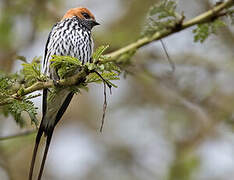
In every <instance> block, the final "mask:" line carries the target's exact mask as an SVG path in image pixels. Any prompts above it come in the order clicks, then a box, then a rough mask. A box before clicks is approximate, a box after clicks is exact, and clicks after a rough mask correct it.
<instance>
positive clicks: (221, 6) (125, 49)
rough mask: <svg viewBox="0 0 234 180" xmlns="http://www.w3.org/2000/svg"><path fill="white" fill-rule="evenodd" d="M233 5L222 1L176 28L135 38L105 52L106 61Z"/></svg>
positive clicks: (230, 0)
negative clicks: (131, 41)
mask: <svg viewBox="0 0 234 180" xmlns="http://www.w3.org/2000/svg"><path fill="white" fill-rule="evenodd" d="M233 5H234V0H228V1H226V2H223V3H221V4H219V5H217V6H215V7H214V8H212V9H211V10H209V11H207V12H205V13H203V14H201V15H199V16H196V17H195V18H193V19H191V20H188V21H186V22H184V23H182V24H180V26H179V27H178V25H179V24H175V27H176V26H177V28H171V29H165V30H164V31H161V32H156V33H155V34H153V35H152V36H150V37H143V38H141V39H139V40H137V41H136V42H134V43H132V44H129V45H128V46H126V47H123V48H121V49H119V50H117V51H114V52H112V53H110V54H107V56H109V57H110V58H109V59H108V60H107V61H113V60H115V59H116V58H118V57H119V56H120V55H122V54H125V53H127V52H130V51H132V50H136V49H139V48H141V47H142V46H145V45H147V44H149V43H152V42H153V41H156V40H159V39H162V38H163V37H166V36H169V35H171V34H174V33H177V32H179V31H182V30H184V29H186V28H189V27H191V26H193V25H197V24H202V23H206V22H209V21H210V20H214V19H216V18H219V17H220V16H219V12H221V11H222V10H223V9H226V8H229V7H231V6H233ZM223 15H225V14H223Z"/></svg>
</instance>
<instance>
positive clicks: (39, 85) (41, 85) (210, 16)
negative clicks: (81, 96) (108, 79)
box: [0, 0, 234, 106]
mask: <svg viewBox="0 0 234 180" xmlns="http://www.w3.org/2000/svg"><path fill="white" fill-rule="evenodd" d="M233 5H234V0H227V1H226V2H223V3H220V4H219V5H217V6H215V7H214V8H212V9H211V10H209V11H207V12H205V13H203V14H201V15H199V16H197V17H195V18H193V19H191V20H188V21H186V22H183V18H184V17H182V18H181V21H180V22H179V24H178V23H175V24H174V25H173V27H171V28H166V29H164V30H163V31H159V32H155V33H154V34H153V35H152V36H149V37H148V36H147V37H143V38H141V39H138V40H137V41H136V42H134V43H131V44H129V45H127V46H125V47H123V48H120V49H119V50H116V51H114V52H112V53H109V54H106V56H107V57H108V59H106V60H102V61H100V62H99V63H106V62H110V61H111V62H116V63H117V62H118V58H119V57H120V56H121V55H124V54H126V53H129V52H133V51H135V50H137V49H139V48H141V47H143V46H145V45H147V44H150V43H152V42H154V41H157V40H159V39H162V38H164V37H166V36H169V35H171V34H175V33H177V32H179V31H182V30H184V29H187V28H189V27H191V26H193V25H197V24H202V23H206V22H209V21H212V20H215V19H217V18H219V17H221V16H225V15H226V14H225V13H221V11H222V10H223V9H225V8H229V7H231V6H233ZM89 73H91V71H89V70H88V69H87V67H86V66H83V68H82V70H81V71H80V72H79V73H78V74H76V75H74V76H71V77H69V78H66V79H62V80H59V81H58V82H56V83H57V84H59V85H61V86H67V87H68V86H72V85H76V84H78V83H79V82H82V81H84V80H85V77H86V76H87V75H88V74H89ZM51 87H54V82H53V81H52V80H49V81H46V82H41V81H40V82H36V83H35V84H33V85H32V86H30V87H28V88H25V89H21V90H20V92H17V93H16V94H14V95H12V97H11V98H7V99H5V101H3V102H0V106H2V105H5V104H8V103H9V102H10V100H12V99H20V97H22V96H25V95H27V94H30V93H32V92H34V91H38V90H42V89H45V88H51Z"/></svg>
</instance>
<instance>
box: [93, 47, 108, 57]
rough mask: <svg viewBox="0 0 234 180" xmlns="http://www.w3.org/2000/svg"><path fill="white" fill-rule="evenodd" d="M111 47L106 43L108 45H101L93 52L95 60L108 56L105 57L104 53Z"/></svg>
mask: <svg viewBox="0 0 234 180" xmlns="http://www.w3.org/2000/svg"><path fill="white" fill-rule="evenodd" d="M108 48H109V45H106V46H104V45H103V46H100V47H98V48H97V50H96V51H95V52H94V53H93V56H92V57H93V59H94V61H96V60H100V59H102V58H106V57H105V56H104V57H103V56H102V55H103V53H104V52H105V51H106V50H107V49H108Z"/></svg>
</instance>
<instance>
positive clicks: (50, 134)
mask: <svg viewBox="0 0 234 180" xmlns="http://www.w3.org/2000/svg"><path fill="white" fill-rule="evenodd" d="M53 132H54V127H53V128H52V129H51V130H50V132H49V133H48V134H47V139H46V147H45V151H44V155H43V159H42V162H41V168H40V172H39V175H38V178H37V180H41V177H42V174H43V170H44V166H45V161H46V158H47V154H48V150H49V147H50V142H51V138H52V135H53Z"/></svg>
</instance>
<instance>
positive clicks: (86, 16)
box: [81, 13, 91, 19]
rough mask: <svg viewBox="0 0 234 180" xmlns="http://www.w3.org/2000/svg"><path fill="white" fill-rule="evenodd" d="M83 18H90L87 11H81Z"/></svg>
mask: <svg viewBox="0 0 234 180" xmlns="http://www.w3.org/2000/svg"><path fill="white" fill-rule="evenodd" d="M81 14H82V15H83V16H84V18H85V19H90V18H91V17H90V15H89V14H88V13H81Z"/></svg>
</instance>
